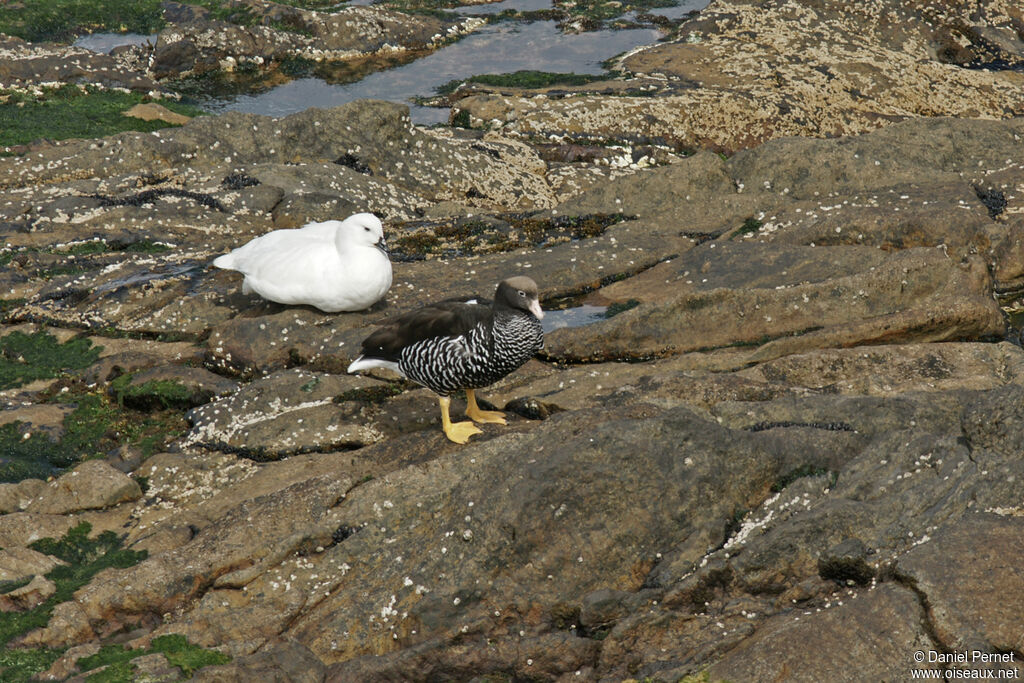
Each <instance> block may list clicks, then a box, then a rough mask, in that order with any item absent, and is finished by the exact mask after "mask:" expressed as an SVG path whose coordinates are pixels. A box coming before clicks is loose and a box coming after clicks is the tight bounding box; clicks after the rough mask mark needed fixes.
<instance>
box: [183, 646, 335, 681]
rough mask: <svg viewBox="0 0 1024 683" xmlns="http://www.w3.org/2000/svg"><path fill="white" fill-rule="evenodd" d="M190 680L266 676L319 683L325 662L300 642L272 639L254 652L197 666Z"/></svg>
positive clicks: (243, 678)
mask: <svg viewBox="0 0 1024 683" xmlns="http://www.w3.org/2000/svg"><path fill="white" fill-rule="evenodd" d="M192 680H193V681H199V682H202V681H206V682H207V683H246V682H247V681H269V680H287V681H295V683H320V682H321V681H323V680H324V665H323V663H322V662H321V661H320V660H319V659H318V658H317V657H316V656H314V655H313V653H312V652H310V651H309V650H308V649H307V648H305V647H303V646H302V644H301V643H298V642H296V641H294V640H287V641H283V642H279V643H271V644H269V645H267V646H265V647H264V648H262V649H261V650H260V652H257V653H255V654H251V655H247V656H243V657H236V658H235V659H234V660H233V661H232V662H231V663H229V664H224V665H221V666H210V667H205V668H203V669H200V670H199V671H197V672H196V673H195V675H194V676H193V677H192Z"/></svg>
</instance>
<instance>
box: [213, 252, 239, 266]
mask: <svg viewBox="0 0 1024 683" xmlns="http://www.w3.org/2000/svg"><path fill="white" fill-rule="evenodd" d="M213 265H215V266H217V267H218V268H225V269H227V270H232V269H234V267H235V257H234V256H233V255H232V254H230V253H227V254H222V255H220V256H218V257H217V258H215V259H213Z"/></svg>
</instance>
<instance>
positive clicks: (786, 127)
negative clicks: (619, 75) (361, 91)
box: [454, 0, 1024, 150]
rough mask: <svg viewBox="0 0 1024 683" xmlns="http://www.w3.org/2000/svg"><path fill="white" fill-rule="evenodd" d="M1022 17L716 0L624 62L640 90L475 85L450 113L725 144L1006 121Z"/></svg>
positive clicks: (1006, 5) (546, 130)
mask: <svg viewBox="0 0 1024 683" xmlns="http://www.w3.org/2000/svg"><path fill="white" fill-rule="evenodd" d="M1020 22H1021V17H1020V10H1019V8H1018V7H1016V5H1015V4H1014V3H1012V2H1002V1H993V2H985V3H983V5H982V6H980V7H979V6H978V5H977V4H976V3H973V2H959V1H956V0H954V1H951V2H947V1H945V0H937V1H929V0H923V1H921V2H911V3H906V2H899V1H897V0H883V1H882V2H876V3H872V4H871V5H870V6H861V5H857V6H852V5H850V4H849V3H846V2H841V1H839V0H835V1H832V0H827V1H824V2H811V1H807V0H788V1H786V2H742V1H733V0H716V1H715V2H713V3H711V4H710V5H709V6H708V8H707V9H705V10H704V11H703V12H701V13H700V14H699V15H698V16H696V17H694V18H692V19H690V20H689V21H686V22H684V23H683V24H682V25H680V26H679V27H678V29H677V30H676V32H675V35H674V36H673V39H672V40H670V41H668V42H666V43H661V44H658V45H653V46H648V47H646V48H641V49H638V50H633V51H631V52H629V53H627V54H626V55H625V56H623V57H621V58H620V59H619V60H618V67H619V68H620V69H621V70H622V71H623V72H624V73H626V74H629V77H628V79H627V80H626V83H625V86H627V87H631V92H630V94H631V95H633V96H631V97H608V96H606V95H605V94H602V93H603V91H604V90H605V89H606V88H608V87H609V84H608V83H605V82H597V83H591V84H588V85H586V86H579V87H577V88H574V89H572V90H571V91H570V92H568V93H564V92H563V93H560V95H561V96H557V97H556V98H554V99H552V98H550V97H548V96H547V94H546V93H542V94H541V95H539V96H538V95H532V96H531V94H530V93H523V94H519V93H516V94H511V93H508V94H506V93H495V94H471V95H469V96H467V97H465V98H463V99H460V100H458V101H457V102H456V103H455V110H454V111H456V112H460V113H461V115H462V116H465V117H468V121H469V122H470V123H472V124H473V125H474V126H481V127H485V128H491V129H497V130H501V131H503V132H507V133H511V134H516V135H523V136H532V137H539V138H549V137H555V138H556V139H559V138H560V139H562V140H566V139H568V140H583V141H588V140H602V139H608V138H613V139H619V140H622V141H624V142H647V143H649V142H651V141H657V142H661V143H668V144H670V145H675V146H679V147H690V148H692V147H709V146H711V147H716V148H719V149H724V150H737V149H743V148H749V147H754V146H756V145H758V144H759V143H762V142H765V141H766V140H770V139H773V138H778V137H784V136H796V135H800V136H812V137H832V136H839V135H852V134H858V133H863V132H866V131H869V130H873V129H875V128H877V127H878V126H880V125H884V124H886V123H889V122H893V121H900V120H904V119H906V118H910V117H917V116H956V117H964V118H969V119H988V118H1009V117H1014V116H1020V115H1021V113H1022V109H1021V106H1022V105H1021V103H1022V102H1024V98H1022V91H1024V75H1022V73H1021V72H1020V69H1019V65H1020V64H1022V63H1024V41H1022V40H1021V37H1020ZM796 26H798V27H799V29H798V30H796V29H794V27H796ZM618 87H619V88H621V87H623V84H619V85H618ZM455 115H458V114H455Z"/></svg>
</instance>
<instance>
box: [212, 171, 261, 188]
mask: <svg viewBox="0 0 1024 683" xmlns="http://www.w3.org/2000/svg"><path fill="white" fill-rule="evenodd" d="M259 184H260V181H258V180H256V179H255V178H253V177H252V176H250V175H248V174H245V173H232V174H231V175H228V176H224V179H223V180H221V181H220V185H221V187H224V188H227V189H229V190H241V189H242V188H243V187H255V186H257V185H259Z"/></svg>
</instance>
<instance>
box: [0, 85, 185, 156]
mask: <svg viewBox="0 0 1024 683" xmlns="http://www.w3.org/2000/svg"><path fill="white" fill-rule="evenodd" d="M38 92H39V94H34V93H28V92H24V91H21V90H0V147H9V146H13V145H25V144H29V143H31V142H33V141H35V140H39V139H49V140H66V139H69V138H98V137H103V136H106V135H113V134H114V133H121V132H124V131H141V132H152V131H155V130H160V129H161V128H167V127H169V126H173V125H175V124H170V123H167V122H166V121H161V120H159V119H155V120H153V121H143V120H142V119H138V118H134V117H131V116H124V115H123V112H125V111H127V110H128V109H130V108H132V107H133V106H135V105H137V104H142V103H143V102H148V101H150V98H149V97H148V96H146V95H142V94H140V93H134V92H121V91H115V90H104V89H101V88H98V87H95V86H83V87H79V86H77V85H62V86H60V87H58V88H42V89H40V90H39V91H38ZM160 104H161V105H163V106H165V107H167V108H168V109H170V110H171V111H174V112H177V113H180V114H184V115H186V116H198V115H201V114H203V113H204V112H203V111H201V110H200V109H197V108H195V107H192V106H190V105H187V104H181V103H179V102H175V101H173V100H161V101H160Z"/></svg>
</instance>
